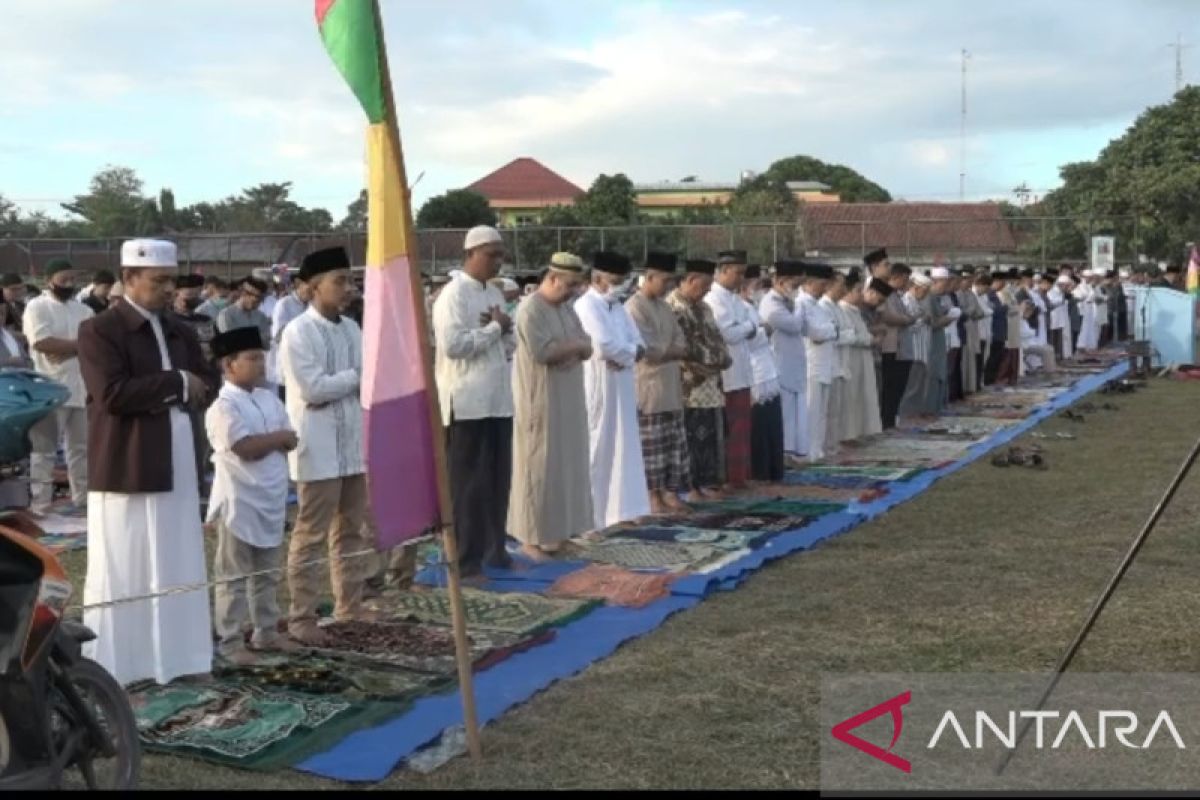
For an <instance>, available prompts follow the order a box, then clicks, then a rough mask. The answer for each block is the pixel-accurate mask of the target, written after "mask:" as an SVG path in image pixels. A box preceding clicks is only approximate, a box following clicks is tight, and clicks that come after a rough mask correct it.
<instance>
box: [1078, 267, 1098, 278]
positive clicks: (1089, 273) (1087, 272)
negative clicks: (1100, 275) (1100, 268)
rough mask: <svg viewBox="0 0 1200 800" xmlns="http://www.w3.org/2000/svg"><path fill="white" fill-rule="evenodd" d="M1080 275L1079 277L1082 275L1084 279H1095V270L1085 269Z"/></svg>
mask: <svg viewBox="0 0 1200 800" xmlns="http://www.w3.org/2000/svg"><path fill="white" fill-rule="evenodd" d="M1080 274H1081V275H1083V277H1085V278H1094V277H1096V271H1095V270H1092V269H1085V270H1084V271H1083V272H1082V273H1080Z"/></svg>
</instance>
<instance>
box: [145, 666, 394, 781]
mask: <svg viewBox="0 0 1200 800" xmlns="http://www.w3.org/2000/svg"><path fill="white" fill-rule="evenodd" d="M129 699H130V702H131V704H132V706H133V710H134V714H135V715H136V718H137V724H138V732H139V734H140V736H141V739H142V743H143V744H144V745H145V747H146V748H147V749H149V750H155V751H159V752H165V753H171V754H174V755H180V756H185V755H190V756H194V757H197V758H201V759H204V760H207V761H213V762H216V763H218V764H224V765H227V766H233V767H240V768H243V769H255V770H268V769H278V768H281V767H287V766H291V765H293V764H296V763H298V762H300V761H302V760H304V759H305V758H307V757H308V756H310V755H313V754H315V753H319V752H321V751H323V750H325V749H328V748H329V747H330V746H331V745H332V744H333V743H334V742H336V741H338V740H340V739H341V738H343V737H344V736H346V735H347V734H348V733H350V732H351V731H354V730H357V729H359V728H365V727H368V726H370V725H374V724H376V723H378V722H381V721H383V720H385V719H388V718H390V717H394V716H396V715H398V714H399V713H400V712H402V711H403V710H404V708H405V706H406V704H405V703H398V702H382V701H378V700H375V701H370V702H355V701H352V700H348V699H346V698H343V697H329V696H317V695H308V694H301V693H298V692H290V691H272V690H265V689H261V688H259V687H256V686H251V685H248V684H242V683H237V682H230V683H214V684H208V685H203V686H201V685H184V684H174V685H168V686H157V685H153V686H148V687H144V688H141V689H137V688H132V689H131V690H130V694H129Z"/></svg>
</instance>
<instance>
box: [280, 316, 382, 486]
mask: <svg viewBox="0 0 1200 800" xmlns="http://www.w3.org/2000/svg"><path fill="white" fill-rule="evenodd" d="M281 342H282V343H281V346H280V350H279V372H280V374H281V375H282V376H283V382H284V387H285V389H286V395H287V412H288V417H289V419H291V422H292V429H293V430H294V431H296V436H297V437H298V438H299V439H300V446H299V447H297V448H296V449H295V450H293V451H292V452H291V453H289V454H288V469H289V471H290V473H291V478H292V480H294V481H299V482H310V481H323V480H330V479H333V478H345V477H348V476H351V475H361V474H363V473H364V472H365V471H366V466H365V462H364V460H363V410H362V403H361V402H360V401H359V399H358V389H359V383H360V382H361V380H362V331H361V330H360V329H359V327H358V325H357V324H356V323H355V322H354V320H352V319H350V318H349V317H342V318H341V320H340V321H339V322H331V321H330V320H327V319H325V317H323V316H321V312H319V311H317V309H316V308H315V307H313V306H309V308H308V310H307V311H305V312H304V313H303V314H301V315H300V316H299V317H296V319H294V320H292V322H291V324H289V325H288V326H287V328H285V329H284V331H283V339H282V340H281ZM314 406H319V407H314Z"/></svg>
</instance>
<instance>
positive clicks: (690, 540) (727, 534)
mask: <svg viewBox="0 0 1200 800" xmlns="http://www.w3.org/2000/svg"><path fill="white" fill-rule="evenodd" d="M616 536H617V538H621V539H637V540H638V541H642V542H677V543H679V544H702V545H705V546H707V547H715V548H717V549H718V550H743V549H745V548H750V549H757V548H759V547H762V546H763V545H764V544H766V542H767V540H768V539H770V538H771V534H769V533H759V532H758V531H730V530H710V529H705V528H685V527H669V526H665V527H657V526H648V527H644V528H629V529H626V530H622V531H621V532H620V533H619V534H616Z"/></svg>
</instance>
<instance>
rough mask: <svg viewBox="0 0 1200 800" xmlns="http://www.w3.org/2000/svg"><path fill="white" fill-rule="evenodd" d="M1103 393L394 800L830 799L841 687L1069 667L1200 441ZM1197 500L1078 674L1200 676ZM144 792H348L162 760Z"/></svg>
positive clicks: (562, 693)
mask: <svg viewBox="0 0 1200 800" xmlns="http://www.w3.org/2000/svg"><path fill="white" fill-rule="evenodd" d="M1090 399H1091V400H1093V401H1094V402H1097V404H1099V400H1098V399H1097V398H1096V397H1093V398H1090ZM1103 399H1104V400H1111V401H1112V402H1113V403H1115V404H1116V405H1118V406H1120V410H1119V411H1098V412H1096V413H1094V414H1089V415H1087V421H1086V422H1083V423H1079V422H1072V421H1068V420H1064V419H1061V418H1058V417H1056V418H1054V419H1052V420H1049V421H1047V422H1046V423H1044V424H1043V425H1041V426H1040V427H1039V428H1038V429H1036V430H1040V431H1043V432H1055V431H1069V432H1070V433H1073V434H1076V435H1077V436H1078V438H1077V439H1076V440H1072V441H1064V440H1053V439H1050V440H1034V439H1032V438H1029V437H1028V436H1027V437H1025V438H1023V439H1022V440H1021V442H1020V443H1023V444H1032V443H1034V442H1035V441H1036V443H1038V444H1041V445H1043V446H1044V447H1045V448H1046V451H1047V460H1048V463H1049V469H1048V470H1046V471H1044V472H1043V471H1035V470H1031V469H1028V468H1022V467H1009V468H1006V469H1000V468H997V467H994V466H992V465H991V464H990V463H989V461H988V459H986V458H985V459H982V460H980V461H978V462H976V463H975V464H974V465H972V466H971V467H969V468H967V469H964V470H962V471H960V472H958V473H956V474H954V475H952V476H950V477H949V478H946V479H944V480H943V481H941V482H940V483H938V484H937V485H936V486H935V487H934V488H933V489H932V490H931V491H929V492H926V493H925V494H923V495H922V496H920V497H918V498H917V499H915V500H913V501H912V502H910V503H908V504H906V505H903V506H901V507H899V508H896V509H894V510H892V511H890V512H888V513H887V514H886V515H884V516H883V517H882V518H880V519H877V520H875V521H873V522H871V523H868V524H866V525H864V526H862V527H860V528H857V529H855V530H854V531H852V532H850V533H849V534H846V535H844V536H841V537H838V538H836V539H834V540H832V541H830V542H828V543H826V544H824V545H822V546H821V547H819V548H817V549H815V550H813V551H810V552H808V553H804V554H801V555H798V556H795V557H792V558H788V559H784V560H783V561H779V562H776V563H774V564H772V565H771V566H769V567H767V568H766V569H764V570H762V571H761V572H759V573H758V574H756V575H755V576H753V577H751V578H750V579H749V580H748V581H747V582H746V583H745V584H744V585H743V586H742V587H741V588H740V589H738V590H737V591H736V592H733V593H728V594H723V595H720V596H717V597H715V598H713V599H710V600H708V601H706V602H704V603H703V604H701V605H700V606H699V607H698V608H696V609H694V610H692V611H689V612H685V613H683V614H681V615H678V616H676V617H673V618H672V619H670V620H668V622H667V623H666V624H665V625H663V626H662V627H661V628H659V629H658V630H657V631H655V632H654V633H652V634H650V635H648V636H646V637H644V638H641V639H638V640H636V641H634V642H632V643H630V644H629V645H627V646H625V647H624V648H622V649H621V650H620V651H619V652H618V653H617V654H616V655H615V656H613V657H612V658H609V659H607V660H605V661H603V662H600V663H598V664H596V665H593V666H592V667H591V668H589V669H588V670H587V671H586V672H584V673H583V674H582V675H580V676H579V677H577V678H574V679H572V680H568V681H563V682H560V683H558V684H556V685H555V686H553V687H551V688H550V689H549V690H547V691H546V692H544V693H542V694H541V695H539V696H538V697H536V698H535V699H534V700H533V701H532V702H530V703H529V704H527V705H525V706H522V707H520V708H518V709H516V710H514V711H512V712H510V713H509V714H507V715H505V716H504V717H503V718H502V719H501V720H500V721H499V722H498V723H496V724H494V725H491V726H489V727H488V728H487V729H485V731H484V733H483V746H484V750H485V757H484V760H483V761H482V763H480V764H479V765H476V764H473V763H471V762H470V761H469V760H468V759H465V758H460V759H457V760H455V761H453V762H451V763H450V764H448V765H447V766H446V767H444V768H442V769H441V770H439V771H437V772H435V773H433V774H432V775H428V776H421V775H417V774H413V773H408V772H400V773H396V774H394V775H393V776H392V777H390V778H389V779H388V780H386V781H384V782H383V783H381V784H379V788H392V789H450V788H456V789H457V788H513V789H522V788H523V789H537V788H614V789H615V788H627V789H653V788H706V787H717V788H815V787H816V785H817V778H818V773H819V771H818V765H817V758H818V754H819V738H818V736H819V731H818V692H819V687H820V676H821V674H822V673H824V672H860V671H861V672H871V671H879V672H906V671H928V672H938V671H993V672H1002V671H1031V670H1045V669H1047V668H1049V667H1051V666H1052V665H1053V664H1054V662H1055V661H1056V659H1057V658H1058V656H1059V654H1060V652H1061V650H1062V649H1063V647H1065V645H1066V643H1067V642H1068V641H1069V640H1070V638H1071V636H1072V635H1073V633H1074V632H1075V629H1076V627H1077V626H1078V625H1079V623H1080V621H1081V620H1082V618H1083V616H1084V615H1085V613H1086V611H1087V609H1088V607H1089V604H1090V603H1091V601H1092V599H1093V598H1094V597H1095V595H1096V594H1097V593H1098V592H1099V591H1100V589H1101V588H1102V587H1103V585H1104V583H1105V582H1106V580H1107V579H1108V577H1109V575H1110V574H1111V572H1112V570H1113V569H1114V568H1115V566H1116V564H1117V562H1118V560H1119V559H1120V557H1121V555H1122V554H1123V553H1124V552H1125V549H1126V547H1127V545H1128V543H1129V541H1130V539H1131V538H1132V536H1133V534H1134V533H1135V532H1136V530H1137V529H1138V528H1139V526H1140V525H1141V523H1142V522H1143V521H1144V520H1145V518H1146V516H1147V515H1148V514H1149V512H1150V510H1151V509H1152V508H1153V506H1154V504H1155V503H1156V501H1157V500H1158V498H1159V496H1160V495H1161V493H1162V491H1163V489H1164V488H1165V485H1166V483H1167V482H1168V481H1169V480H1170V478H1171V476H1172V475H1173V474H1174V472H1175V470H1176V468H1177V467H1178V465H1179V463H1180V462H1181V461H1182V459H1183V458H1184V456H1185V455H1186V453H1187V452H1188V450H1189V448H1190V446H1191V444H1192V441H1193V439H1194V437H1196V436H1197V435H1198V433H1200V432H1198V430H1197V425H1196V424H1195V423H1196V420H1197V418H1198V415H1197V412H1196V406H1197V403H1198V401H1200V386H1197V385H1194V384H1189V383H1175V382H1170V381H1166V380H1160V381H1155V382H1153V383H1152V384H1151V385H1150V387H1149V388H1147V389H1145V390H1143V391H1141V392H1139V393H1137V394H1135V395H1117V396H1115V397H1112V398H1108V397H1105V398H1103ZM1198 473H1200V470H1198ZM1198 488H1200V474H1197V475H1194V476H1193V477H1191V478H1189V479H1188V480H1187V481H1186V482H1185V483H1184V485H1183V487H1182V488H1181V490H1180V492H1179V494H1178V495H1177V497H1176V500H1175V502H1174V503H1173V505H1172V506H1171V508H1170V509H1168V511H1167V512H1166V514H1165V515H1164V516H1163V518H1162V521H1161V522H1160V524H1159V526H1158V528H1157V530H1156V531H1155V533H1154V535H1153V536H1152V537H1151V539H1150V541H1149V542H1148V544H1147V545H1146V547H1145V548H1144V550H1143V551H1142V553H1141V555H1140V556H1139V557H1138V560H1137V562H1136V563H1135V564H1134V566H1133V568H1132V569H1131V570H1130V572H1129V574H1128V575H1127V577H1126V579H1125V581H1124V583H1123V584H1122V585H1121V587H1120V589H1119V590H1118V592H1117V594H1116V596H1115V597H1114V599H1113V601H1112V602H1111V604H1110V605H1109V608H1108V610H1107V611H1106V612H1105V614H1104V616H1103V617H1102V618H1101V620H1100V622H1099V624H1098V625H1097V626H1096V628H1095V630H1094V631H1093V633H1092V635H1091V637H1090V639H1089V640H1088V641H1087V642H1086V643H1085V645H1084V647H1083V649H1082V651H1081V652H1080V654H1079V657H1078V659H1077V662H1076V667H1075V668H1076V669H1078V670H1080V671H1119V672H1123V671H1189V672H1190V671H1194V670H1195V669H1196V668H1197V666H1198V662H1200V647H1198V642H1197V636H1196V632H1195V631H1194V629H1193V628H1192V625H1193V621H1194V620H1195V619H1197V618H1200V588H1198V582H1197V579H1196V575H1197V572H1198V570H1197V563H1198V561H1200V531H1198V530H1197V525H1196V518H1197V512H1198V511H1200V496H1198V492H1197V489H1198ZM70 563H71V566H72V568H73V569H74V570H75V576H76V578H77V580H78V582H79V585H80V586H82V580H83V574H82V559H80V558H73V559H71V562H70ZM143 784H144V786H145V787H146V788H160V789H165V788H177V789H184V788H186V789H193V788H205V789H232V788H247V789H253V788H261V789H322V788H337V787H339V786H341V784H337V783H333V782H329V781H323V780H318V779H315V778H312V777H309V776H306V775H303V774H301V773H297V772H282V773H275V774H269V775H260V774H249V773H244V772H238V771H234V770H228V769H221V768H219V767H215V766H212V765H210V764H206V763H202V762H199V761H190V760H181V759H174V758H164V757H158V756H147V757H146V759H145V761H144V780H143Z"/></svg>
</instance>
